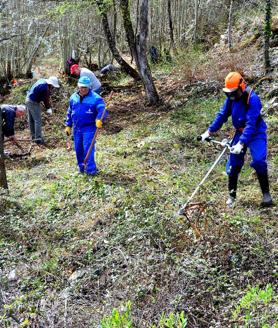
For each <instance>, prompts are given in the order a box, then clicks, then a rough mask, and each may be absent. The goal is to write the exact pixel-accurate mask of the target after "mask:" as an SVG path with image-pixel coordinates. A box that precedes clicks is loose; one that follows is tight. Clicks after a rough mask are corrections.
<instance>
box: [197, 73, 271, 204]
mask: <svg viewBox="0 0 278 328" xmlns="http://www.w3.org/2000/svg"><path fill="white" fill-rule="evenodd" d="M223 91H224V92H225V94H226V96H227V98H226V100H225V102H224V105H223V107H222V108H221V109H220V111H219V112H218V114H217V115H216V117H215V119H214V121H213V123H212V124H211V125H210V126H209V128H208V130H207V131H206V132H205V133H203V134H202V135H201V137H202V141H205V140H206V139H207V138H208V137H209V136H210V135H211V134H213V133H214V132H216V131H218V130H219V129H220V128H221V127H222V125H223V123H225V122H227V120H228V118H229V116H232V123H233V126H234V128H235V136H234V138H233V141H232V145H231V146H232V147H231V154H230V157H229V160H228V163H227V168H226V170H227V173H228V175H229V183H228V189H229V197H228V200H227V205H228V206H229V207H232V206H233V205H234V203H235V200H236V192H237V182H238V176H239V173H240V171H241V168H242V166H243V164H244V156H245V153H246V151H247V148H249V150H250V153H251V157H252V162H251V164H250V166H251V167H253V168H254V169H255V171H256V173H257V177H258V180H259V184H260V187H261V190H262V194H263V198H262V202H261V206H262V207H268V206H271V205H272V204H273V202H272V198H271V195H270V192H269V181H268V169H267V161H266V158H267V134H266V130H267V126H266V123H265V121H264V120H263V118H262V116H261V114H260V113H261V109H262V104H261V100H260V98H259V96H258V95H257V94H256V93H255V92H254V91H253V90H252V89H251V88H250V87H248V86H247V85H246V82H245V81H244V79H243V77H242V76H241V75H240V74H239V73H238V72H231V73H229V74H228V75H227V76H226V78H225V88H224V89H223Z"/></svg>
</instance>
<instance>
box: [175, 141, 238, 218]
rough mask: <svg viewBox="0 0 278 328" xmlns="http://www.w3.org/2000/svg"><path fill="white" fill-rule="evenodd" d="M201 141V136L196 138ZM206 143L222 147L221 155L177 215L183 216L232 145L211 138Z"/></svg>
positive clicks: (229, 142)
mask: <svg viewBox="0 0 278 328" xmlns="http://www.w3.org/2000/svg"><path fill="white" fill-rule="evenodd" d="M201 139H202V137H201V136H198V137H197V140H198V141H201ZM206 141H208V142H211V143H214V144H217V145H220V146H221V147H223V150H222V151H221V153H220V154H219V156H218V157H217V159H216V160H215V162H214V163H213V164H212V166H211V167H210V169H209V170H208V172H207V174H206V175H205V176H204V177H203V179H202V181H201V182H200V183H199V184H198V185H197V187H196V189H195V190H194V192H193V193H192V195H191V196H190V197H189V198H188V200H187V202H186V203H185V204H184V205H183V206H182V207H181V208H180V209H179V211H178V215H185V210H186V208H187V206H188V205H189V203H190V202H191V201H192V199H193V198H194V196H195V195H196V194H197V192H198V191H199V189H200V188H201V186H202V185H203V184H204V182H205V181H206V180H207V178H208V176H209V175H210V173H211V172H212V171H213V169H214V168H215V166H216V165H217V164H218V163H219V162H220V160H221V158H222V157H223V155H224V154H225V153H226V151H227V150H229V149H230V148H231V143H232V140H231V141H229V140H228V139H223V140H222V141H217V140H213V139H212V138H211V137H209V138H207V139H206Z"/></svg>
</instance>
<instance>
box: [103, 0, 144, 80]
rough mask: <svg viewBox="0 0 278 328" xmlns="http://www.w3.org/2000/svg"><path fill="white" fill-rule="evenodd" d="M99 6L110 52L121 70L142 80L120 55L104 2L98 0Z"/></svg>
mask: <svg viewBox="0 0 278 328" xmlns="http://www.w3.org/2000/svg"><path fill="white" fill-rule="evenodd" d="M97 6H98V8H99V10H100V13H101V17H102V26H103V30H104V33H105V36H106V40H107V43H108V45H109V48H110V51H111V52H112V54H113V56H114V58H115V59H116V61H117V62H118V64H119V65H120V66H121V68H122V69H123V70H124V71H125V72H126V73H127V74H128V75H130V76H131V77H132V78H134V79H135V80H136V81H139V80H140V76H139V74H138V73H137V71H136V70H135V69H134V68H133V67H131V66H130V65H129V64H128V63H127V62H126V61H125V60H124V59H123V58H122V56H121V55H120V53H119V50H118V49H117V47H116V41H115V38H114V37H113V35H112V33H111V31H110V27H109V23H108V17H107V10H106V9H105V7H104V4H103V1H102V0H101V1H100V0H98V1H97Z"/></svg>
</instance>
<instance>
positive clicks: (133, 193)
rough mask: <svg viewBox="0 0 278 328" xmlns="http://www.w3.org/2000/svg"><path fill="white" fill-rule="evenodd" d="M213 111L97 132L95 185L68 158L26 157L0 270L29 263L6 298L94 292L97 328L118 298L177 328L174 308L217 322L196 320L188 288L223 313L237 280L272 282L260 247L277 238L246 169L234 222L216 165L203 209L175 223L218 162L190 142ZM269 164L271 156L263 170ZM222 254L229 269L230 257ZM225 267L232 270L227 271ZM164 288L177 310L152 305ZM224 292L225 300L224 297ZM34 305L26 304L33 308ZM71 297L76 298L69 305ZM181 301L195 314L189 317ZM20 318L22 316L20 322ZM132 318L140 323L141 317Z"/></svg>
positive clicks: (235, 294) (52, 152)
mask: <svg viewBox="0 0 278 328" xmlns="http://www.w3.org/2000/svg"><path fill="white" fill-rule="evenodd" d="M220 104H221V101H220V100H215V99H213V98H210V99H206V100H203V101H202V100H196V101H190V102H188V103H187V105H186V106H184V107H183V108H179V109H176V110H172V111H170V112H168V113H164V114H163V116H160V118H159V119H153V120H148V122H149V124H148V125H146V124H145V121H146V119H147V118H149V116H148V114H147V113H142V114H141V118H142V121H141V122H139V123H136V124H133V125H132V126H128V127H125V128H124V129H123V130H122V131H121V132H120V133H117V134H114V135H113V134H112V135H111V134H110V135H108V134H107V135H106V134H101V135H100V136H99V139H98V143H97V162H98V167H99V169H100V171H101V173H100V175H98V176H96V177H94V178H90V177H87V176H84V175H79V174H78V173H77V168H76V164H75V155H74V152H73V151H72V152H67V151H66V150H65V149H64V148H62V147H61V148H59V147H58V148H56V149H48V150H45V151H44V152H43V154H40V155H38V154H37V153H34V154H33V155H32V157H31V158H28V159H27V160H25V161H19V162H18V163H17V165H16V166H15V167H14V168H13V169H9V170H8V180H9V186H10V195H9V199H10V203H9V205H8V206H7V209H6V212H5V218H1V222H0V223H1V228H0V236H1V239H0V240H1V243H0V247H1V250H2V249H4V250H5V251H4V254H5V256H7V258H9V257H10V254H13V257H12V260H11V261H10V262H9V263H10V264H7V261H6V260H4V261H3V262H2V265H5V266H6V267H7V265H11V267H12V266H13V265H18V264H22V263H24V265H26V269H24V270H23V269H19V273H18V275H19V277H20V285H21V290H15V291H14V295H13V297H14V296H15V295H21V296H23V297H25V298H24V299H25V300H26V297H27V295H28V294H29V292H30V291H32V292H34V293H35V294H36V295H39V296H38V297H39V298H40V297H41V298H43V297H44V298H49V299H51V296H50V294H49V290H50V289H51V290H52V291H53V293H54V294H55V293H57V294H55V295H58V294H59V293H60V292H61V291H63V290H64V289H66V288H70V290H71V292H72V293H73V295H79V296H76V297H83V295H91V293H93V291H94V290H98V292H99V293H100V294H101V295H102V297H101V298H100V300H101V299H103V297H104V296H103V295H106V294H105V292H104V291H106V290H107V291H108V290H109V293H111V294H109V293H108V294H107V296H106V297H107V304H103V303H102V301H99V299H98V297H96V300H97V301H93V302H92V303H91V301H89V302H88V304H87V306H88V308H90V309H91V310H92V311H93V313H94V314H92V313H91V316H89V317H88V318H89V319H90V318H94V319H93V320H94V322H95V323H96V322H100V320H101V319H102V318H104V317H106V319H105V320H106V321H105V322H106V324H107V322H109V320H110V321H111V320H112V321H113V320H114V321H115V320H116V319H115V316H117V317H119V316H120V315H121V314H120V312H118V314H117V313H116V312H114V314H113V316H114V317H113V316H112V317H109V315H108V313H111V311H112V308H117V306H118V305H119V303H118V302H117V297H118V296H113V295H118V292H119V291H120V290H124V298H125V299H126V300H127V299H130V300H132V303H133V304H134V305H133V308H134V309H135V312H136V313H138V311H139V312H140V311H142V313H144V315H146V317H145V319H144V320H145V321H144V322H145V323H146V324H147V323H148V324H149V325H151V324H153V322H157V323H159V322H160V321H159V320H162V321H161V322H164V323H163V324H164V325H165V324H166V323H167V324H171V323H173V322H174V321H175V320H176V321H175V322H179V323H180V327H184V325H185V322H186V319H185V317H183V316H181V313H182V312H181V311H182V310H186V311H185V313H186V317H187V318H188V320H190V317H191V315H194V316H197V317H200V318H205V319H204V320H207V318H208V317H209V315H212V316H213V314H208V313H199V312H198V313H197V312H195V311H198V310H197V308H198V304H199V303H200V302H203V301H202V300H200V299H199V298H198V297H197V296H196V295H197V294H196V288H197V289H198V293H199V294H198V295H201V296H200V297H201V299H204V300H205V299H206V301H205V303H206V302H210V299H209V298H206V297H207V296H206V295H208V294H207V293H208V291H210V293H213V295H215V300H213V302H214V303H215V304H220V305H221V308H225V306H230V304H233V302H234V300H235V299H238V298H239V295H240V294H241V289H244V287H246V282H244V284H243V285H242V287H240V288H239V287H238V284H239V275H240V274H242V277H245V276H248V277H249V278H248V279H249V280H248V281H252V282H253V283H254V284H257V283H258V282H259V281H260V279H265V278H262V277H267V279H269V280H271V279H272V277H273V276H272V273H271V274H270V271H271V269H270V267H271V265H272V264H271V263H269V262H268V256H267V254H268V252H269V249H268V248H265V247H263V246H262V245H264V242H265V238H266V236H267V238H268V240H269V241H271V240H272V239H274V236H275V233H274V231H275V229H274V228H275V226H274V224H273V223H271V222H272V221H271V218H268V213H267V212H265V213H264V212H263V213H260V210H259V208H258V207H255V208H254V203H258V202H259V198H258V197H259V191H258V190H257V191H256V192H255V193H254V186H253V185H254V181H255V180H254V177H253V174H252V171H251V169H249V168H248V167H246V168H244V170H243V172H242V175H241V181H242V185H241V187H240V188H241V190H240V193H239V205H238V207H237V209H236V210H235V211H234V212H233V211H232V212H231V211H230V212H229V211H227V210H226V208H225V200H226V194H227V192H226V189H227V186H226V185H227V177H226V175H225V161H222V162H221V163H220V164H219V165H218V166H217V167H216V169H215V170H214V172H213V173H212V174H211V176H210V177H209V179H208V180H207V181H206V183H205V184H204V186H203V187H202V189H201V190H200V192H199V193H198V194H197V195H196V197H195V199H194V200H193V202H199V203H200V204H201V205H200V209H199V210H197V211H196V212H192V213H191V214H189V215H190V218H191V220H192V222H193V223H192V222H191V223H189V222H188V221H187V220H186V218H185V217H176V212H177V210H178V209H179V207H180V206H181V205H182V204H184V203H185V201H186V200H187V199H188V197H189V196H190V195H191V193H192V192H193V191H194V189H195V188H196V186H197V185H198V183H199V182H200V181H201V179H202V178H203V176H204V175H205V174H206V172H207V171H208V169H209V168H210V166H211V165H212V163H213V162H214V160H215V158H216V156H217V154H218V153H219V150H217V149H215V148H214V147H210V146H209V145H207V144H201V143H199V142H197V141H196V136H197V135H198V134H200V133H202V132H203V131H204V130H205V128H206V126H207V125H208V124H209V122H210V121H211V120H212V118H213V116H214V115H215V113H216V111H217V110H218V108H219V106H220ZM200 118H201V119H200ZM224 131H225V129H224ZM275 160H276V159H275V156H274V157H272V156H271V157H270V162H271V165H274V163H275ZM8 167H9V168H10V166H8ZM202 207H204V209H205V211H204V212H202V210H201V208H202ZM266 220H269V221H267V222H268V224H267V225H266ZM4 222H5V224H4ZM198 230H199V231H200V233H201V238H199V237H198V234H197V231H198ZM251 244H252V245H253V247H254V252H253V251H252V252H251V251H250V254H251V255H252V258H253V257H254V258H255V261H254V263H259V265H261V268H264V270H265V271H264V273H263V276H262V277H260V275H259V274H257V273H256V272H257V271H256V270H257V269H256V268H255V267H254V266H255V264H253V262H252V263H251V264H250V263H249V262H248V256H247V255H246V254H243V253H244V252H245V251H247V250H248V251H249V245H251ZM270 245H273V244H269V246H268V247H269V248H271V246H270ZM272 247H273V246H272ZM230 253H231V254H232V255H231V258H232V260H229V259H228V254H230ZM229 261H230V262H229ZM229 263H230V264H229ZM229 265H231V268H232V269H231V270H227V269H226V268H229ZM244 265H245V266H246V269H244ZM250 266H251V267H250ZM19 267H20V266H19ZM240 268H241V269H240ZM80 270H85V271H84V272H85V273H84V275H83V276H81V277H80V278H78V279H77V280H76V281H74V282H73V283H71V284H69V277H71V275H72V274H73V273H74V272H79V271H80ZM237 270H242V273H240V274H239V273H238V271H237ZM266 272H267V273H266ZM145 273H146V274H145ZM171 277H173V278H171ZM243 279H245V278H243ZM188 281H190V286H188ZM244 281H245V280H244ZM127 286H129V287H127ZM167 286H169V288H170V286H172V287H171V288H175V289H176V290H177V291H178V290H179V288H181V289H182V290H183V293H185V294H181V295H182V296H180V297H179V304H182V308H180V307H179V306H178V305H175V306H174V305H173V304H176V303H177V302H176V301H175V299H176V294H175V295H173V300H172V301H171V299H169V301H167V302H166V303H164V305H160V301H159V299H161V298H163V299H164V298H165V299H167V297H169V298H171V296H169V295H171V292H170V291H169V292H168V293H166V291H165V290H166V289H167V288H168V287H167ZM196 286H197V287H196ZM198 286H200V287H198ZM211 286H213V288H212V287H211ZM102 288H103V290H102ZM191 288H192V289H191ZM210 288H212V289H210ZM222 290H225V291H227V293H226V294H225V295H226V296H225V298H222V296H221V295H222V294H223V292H221V291H222ZM228 291H230V294H229V292H228ZM103 293H104V294H103ZM221 293H222V294H221ZM177 294H179V292H177ZM167 295H168V296H167ZM36 297H37V296H36ZM36 297H33V298H31V299H30V300H29V302H30V303H31V304H32V306H33V305H35V304H36V300H37V298H36ZM121 297H122V296H121ZM75 299H77V298H75V296H73V302H74V300H75ZM189 300H190V301H191V302H192V304H193V305H191V307H190V309H191V310H190V311H191V312H190V311H189V312H188V311H187V308H186V307H187V306H188V305H189V304H188V301H189ZM24 302H25V301H24ZM24 302H23V303H24ZM84 302H87V301H86V300H84ZM171 302H172V303H171ZM25 303H26V302H25ZM205 303H203V305H204V304H205ZM214 303H213V304H214ZM12 304H13V309H14V311H15V312H17V311H18V309H19V308H22V306H21V305H19V304H18V303H17V302H15V303H12ZM213 304H211V306H212V307H213V306H215V309H218V310H217V311H219V308H218V305H213ZM73 306H74V305H73ZM76 306H77V305H76ZM93 309H94V310H93ZM95 309H97V311H95ZM150 309H157V310H153V311H154V313H155V311H157V312H156V314H153V317H152V320H149V319H147V313H148V311H149V310H150ZM28 311H29V308H28V307H23V313H24V314H25V315H26V316H28V313H29V312H28ZM96 313H97V314H96ZM162 313H169V316H165V315H164V316H162ZM171 313H172V314H171ZM116 314H117V315H116ZM170 314H171V315H170ZM42 315H45V313H44V314H42ZM107 315H108V316H107ZM161 316H162V317H161ZM90 320H92V319H90ZM103 320H104V319H103ZM125 320H126V317H125ZM134 320H135V321H136V320H138V315H137V314H135V315H134ZM163 320H164V321H163ZM240 320H241V319H240ZM103 322H104V321H103ZM200 322H201V321H200ZM161 326H163V325H162V324H161ZM174 326H175V325H174ZM115 327H116V326H115ZM117 327H118V326H117ZM158 327H160V326H159V325H158ZM175 327H176V326H175Z"/></svg>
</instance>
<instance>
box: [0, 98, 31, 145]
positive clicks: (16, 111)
mask: <svg viewBox="0 0 278 328" xmlns="http://www.w3.org/2000/svg"><path fill="white" fill-rule="evenodd" d="M0 111H1V114H2V115H1V116H2V122H0V124H2V128H3V130H2V133H3V135H2V136H1V137H2V138H4V137H6V138H7V139H8V140H10V141H11V142H12V143H17V139H16V137H15V131H14V123H15V118H22V117H24V116H25V114H26V107H25V106H24V105H6V104H4V105H1V106H0Z"/></svg>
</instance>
